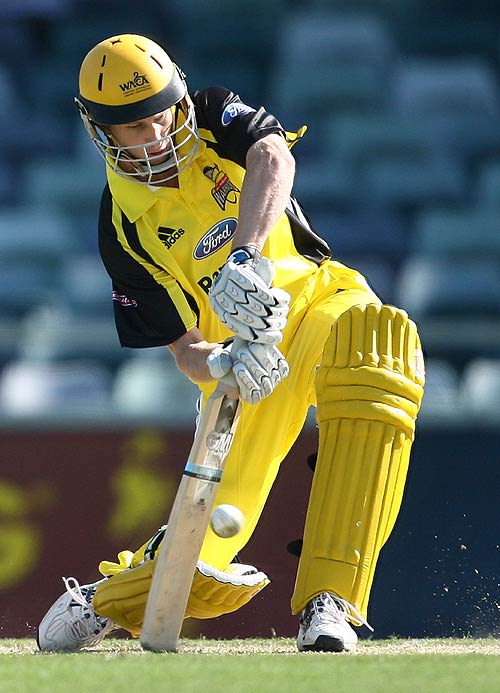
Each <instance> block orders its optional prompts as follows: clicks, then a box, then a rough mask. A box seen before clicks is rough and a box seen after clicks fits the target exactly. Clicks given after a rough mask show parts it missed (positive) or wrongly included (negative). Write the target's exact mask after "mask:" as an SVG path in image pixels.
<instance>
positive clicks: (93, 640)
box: [36, 577, 119, 652]
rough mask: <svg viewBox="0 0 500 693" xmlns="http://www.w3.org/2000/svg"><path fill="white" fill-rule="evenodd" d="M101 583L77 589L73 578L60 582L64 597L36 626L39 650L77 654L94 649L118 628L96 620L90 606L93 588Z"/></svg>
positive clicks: (60, 598)
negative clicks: (63, 588) (85, 648)
mask: <svg viewBox="0 0 500 693" xmlns="http://www.w3.org/2000/svg"><path fill="white" fill-rule="evenodd" d="M106 579H107V578H104V580H106ZM104 580H99V581H98V582H94V583H92V584H91V585H82V586H81V587H80V585H79V584H78V581H77V580H75V578H73V577H70V578H63V581H64V585H65V587H66V592H65V594H63V595H62V596H61V597H59V599H58V600H57V601H56V602H54V604H53V605H52V606H51V607H50V609H49V610H48V611H47V613H46V614H45V616H44V617H43V619H42V622H41V623H40V625H39V626H38V630H37V638H36V641H37V644H38V647H39V648H40V650H42V651H43V652H76V651H77V650H81V649H82V647H91V646H92V645H96V644H97V643H98V642H100V641H101V640H102V639H103V638H104V637H105V636H106V635H107V634H108V633H109V632H111V631H112V630H114V629H115V628H119V626H117V625H116V624H115V623H113V621H110V619H109V618H105V617H104V616H98V615H97V614H96V613H95V611H94V608H93V606H92V597H93V596H94V593H95V591H96V587H97V585H99V584H100V583H101V582H103V581H104Z"/></svg>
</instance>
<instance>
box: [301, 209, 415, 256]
mask: <svg viewBox="0 0 500 693" xmlns="http://www.w3.org/2000/svg"><path fill="white" fill-rule="evenodd" d="M310 217H311V220H312V223H313V225H314V227H315V228H316V229H317V231H318V233H319V234H320V235H321V236H322V237H323V238H325V239H326V240H327V241H328V243H329V244H330V246H331V248H332V250H333V255H334V257H335V258H339V259H340V260H341V261H342V259H343V258H345V257H353V256H354V257H360V256H361V257H366V258H368V257H371V258H372V259H373V260H376V261H380V260H382V261H384V262H386V263H389V264H390V265H391V266H392V267H397V266H398V265H399V264H400V262H401V260H402V259H403V258H404V257H405V256H406V253H407V249H408V236H409V230H408V227H407V224H406V223H405V222H404V221H403V220H402V219H401V218H400V217H398V216H397V215H396V214H392V213H389V212H388V213H385V214H384V213H382V212H381V213H378V214H371V213H368V212H363V211H350V212H346V213H343V214H341V213H339V212H337V211H333V210H332V208H330V209H329V210H325V211H324V212H323V213H322V212H317V213H316V214H314V215H310Z"/></svg>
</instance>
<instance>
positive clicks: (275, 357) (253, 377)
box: [207, 339, 289, 404]
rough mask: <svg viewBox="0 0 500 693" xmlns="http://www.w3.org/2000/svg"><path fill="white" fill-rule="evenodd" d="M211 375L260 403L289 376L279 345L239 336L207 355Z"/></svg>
mask: <svg viewBox="0 0 500 693" xmlns="http://www.w3.org/2000/svg"><path fill="white" fill-rule="evenodd" d="M207 365H208V368H209V370H210V374H211V376H212V378H214V379H215V380H219V381H220V382H221V383H223V384H224V385H227V386H229V387H231V388H236V389H237V390H238V392H239V396H240V399H242V400H243V401H245V402H248V403H249V404H258V403H259V402H260V401H261V400H262V399H264V397H268V396H269V395H270V394H271V393H272V392H273V391H274V389H275V388H276V386H277V385H278V384H279V383H280V382H281V381H282V380H283V379H284V378H286V377H287V375H288V373H289V367H288V363H287V362H286V359H285V357H284V356H283V354H282V353H281V352H280V350H279V349H278V347H276V346H270V345H267V344H259V343H258V342H246V341H242V340H239V339H238V340H236V341H235V342H232V343H231V344H228V345H227V346H220V347H216V348H215V349H214V350H213V351H212V353H211V354H210V355H209V356H208V358H207Z"/></svg>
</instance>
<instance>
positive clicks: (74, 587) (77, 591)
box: [63, 577, 90, 608]
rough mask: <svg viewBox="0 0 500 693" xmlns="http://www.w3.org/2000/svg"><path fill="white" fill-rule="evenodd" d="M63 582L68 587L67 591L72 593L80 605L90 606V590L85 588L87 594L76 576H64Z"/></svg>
mask: <svg viewBox="0 0 500 693" xmlns="http://www.w3.org/2000/svg"><path fill="white" fill-rule="evenodd" d="M63 582H64V586H65V587H66V592H67V593H68V594H69V595H70V597H71V599H73V600H74V601H75V602H76V603H77V604H79V605H80V606H83V607H84V608H88V607H89V606H90V602H89V600H88V598H87V597H88V595H89V590H88V589H85V588H84V589H85V594H84V593H83V592H82V588H81V587H80V583H79V582H78V580H77V579H76V578H74V577H69V578H65V577H63Z"/></svg>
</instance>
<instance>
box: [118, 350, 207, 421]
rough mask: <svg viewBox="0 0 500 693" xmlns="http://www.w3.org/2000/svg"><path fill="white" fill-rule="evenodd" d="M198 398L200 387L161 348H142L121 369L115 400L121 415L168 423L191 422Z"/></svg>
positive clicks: (167, 352)
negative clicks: (148, 418) (152, 418)
mask: <svg viewBox="0 0 500 693" xmlns="http://www.w3.org/2000/svg"><path fill="white" fill-rule="evenodd" d="M198 396H199V391H198V388H197V387H196V386H195V385H194V384H193V383H192V382H191V381H190V380H189V379H188V378H187V377H186V376H184V375H182V373H181V372H180V371H179V370H178V369H177V367H176V365H175V363H174V361H173V358H172V356H171V355H170V353H169V351H168V350H167V349H166V348H164V347H162V348H157V349H140V350H139V351H138V352H137V353H136V354H135V355H134V356H132V357H131V358H129V359H127V360H126V361H125V362H124V363H123V364H122V365H121V366H120V367H119V369H118V371H117V373H116V376H115V379H114V384H113V396H112V401H113V405H114V407H115V409H116V410H117V412H119V413H120V414H121V415H128V416H138V417H141V416H143V417H154V418H158V419H160V420H161V421H163V422H164V423H165V424H167V423H168V424H171V423H182V422H190V423H191V422H192V421H194V417H195V414H196V401H197V399H198Z"/></svg>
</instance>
